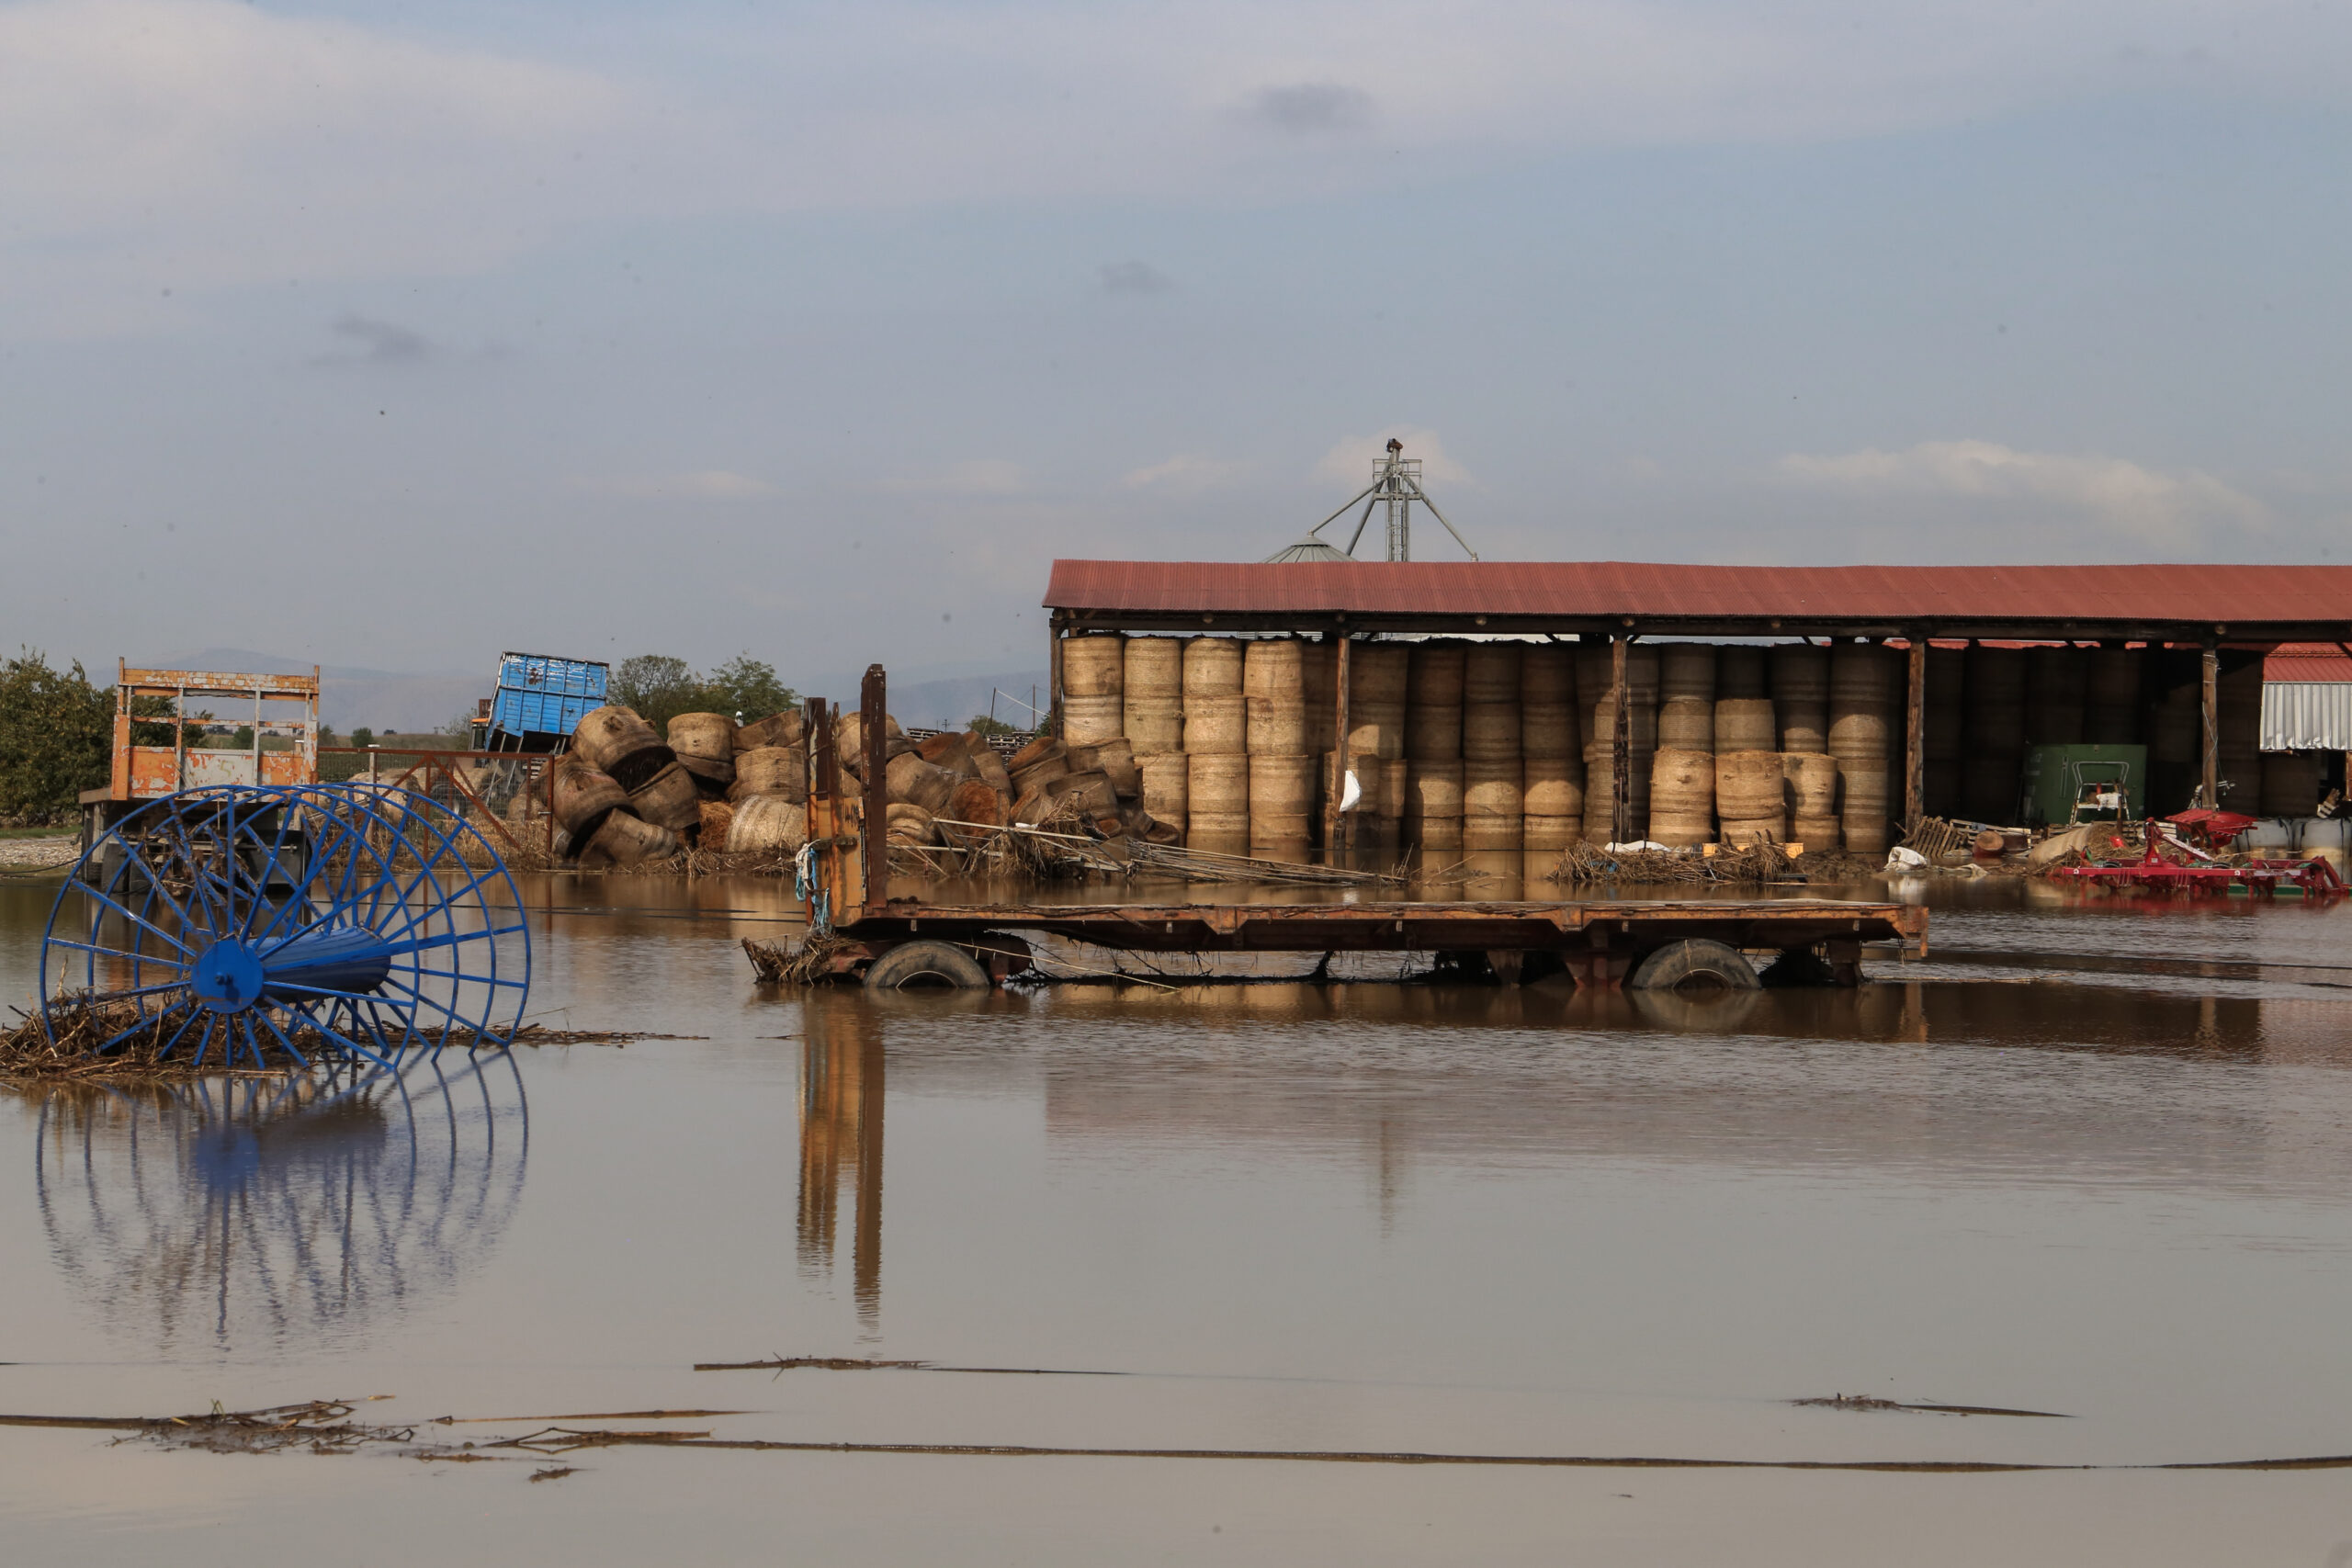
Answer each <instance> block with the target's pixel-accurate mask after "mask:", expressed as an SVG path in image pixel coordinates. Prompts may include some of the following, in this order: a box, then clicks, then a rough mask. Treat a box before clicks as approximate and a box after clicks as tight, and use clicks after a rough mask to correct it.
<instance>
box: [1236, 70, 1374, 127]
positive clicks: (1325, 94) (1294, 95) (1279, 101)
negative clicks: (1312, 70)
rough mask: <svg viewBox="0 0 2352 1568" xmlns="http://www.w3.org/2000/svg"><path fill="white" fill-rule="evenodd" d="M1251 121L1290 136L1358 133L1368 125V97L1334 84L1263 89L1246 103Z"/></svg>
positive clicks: (1369, 106)
mask: <svg viewBox="0 0 2352 1568" xmlns="http://www.w3.org/2000/svg"><path fill="white" fill-rule="evenodd" d="M1250 116H1251V118H1254V119H1256V120H1258V121H1259V122H1260V123H1261V124H1265V125H1270V126H1272V127H1273V128H1274V129H1275V130H1286V131H1289V132H1291V133H1293V134H1301V133H1309V134H1311V133H1313V132H1316V131H1327V130H1362V129H1363V128H1364V127H1365V126H1368V125H1370V124H1371V123H1372V117H1373V104H1372V95H1371V94H1369V93H1366V92H1363V91H1361V90H1359V89H1357V88H1354V87H1342V86H1340V85H1338V84H1337V83H1334V82H1300V83H1297V84H1295V85H1292V86H1287V87H1267V88H1264V89H1262V90H1261V91H1260V92H1259V93H1258V94H1257V95H1256V96H1253V97H1251V98H1250Z"/></svg>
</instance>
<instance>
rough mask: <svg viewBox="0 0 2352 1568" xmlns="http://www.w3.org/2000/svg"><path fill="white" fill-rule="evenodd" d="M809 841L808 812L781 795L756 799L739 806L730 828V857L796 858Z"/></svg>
mask: <svg viewBox="0 0 2352 1568" xmlns="http://www.w3.org/2000/svg"><path fill="white" fill-rule="evenodd" d="M808 841H809V811H808V808H807V807H804V806H798V805H796V804H794V803H793V802H791V801H789V800H786V799H785V798H783V797H782V796H781V795H752V796H750V797H749V798H748V799H744V800H739V801H737V802H736V803H735V819H734V820H733V821H731V822H729V824H728V825H727V852H728V853H729V854H730V855H764V854H795V853H797V852H799V849H800V846H801V845H803V844H805V843H807V842H808Z"/></svg>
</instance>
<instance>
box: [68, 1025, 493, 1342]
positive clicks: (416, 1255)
mask: <svg viewBox="0 0 2352 1568" xmlns="http://www.w3.org/2000/svg"><path fill="white" fill-rule="evenodd" d="M34 1151H35V1152H34V1182H35V1187H36V1191H37V1195H38V1199H39V1201H40V1213H41V1223H42V1224H43V1226H44V1227H45V1228H46V1229H47V1231H48V1234H49V1241H50V1254H51V1258H54V1259H55V1260H56V1263H57V1266H58V1268H59V1269H61V1270H62V1272H63V1273H64V1275H65V1277H66V1278H67V1279H68V1280H71V1281H72V1282H73V1284H74V1286H75V1288H76V1289H77V1290H79V1291H80V1292H82V1293H83V1294H84V1296H85V1298H86V1299H87V1300H88V1301H89V1302H90V1303H92V1305H93V1306H94V1307H95V1309H96V1312H97V1314H98V1315H99V1317H100V1318H101V1320H103V1321H104V1322H105V1324H106V1325H107V1327H108V1329H109V1330H111V1331H114V1332H116V1333H119V1334H121V1335H123V1336H125V1337H130V1338H135V1339H137V1340H139V1341H141V1343H152V1344H153V1345H155V1346H156V1347H157V1348H161V1349H164V1350H165V1351H170V1350H173V1349H185V1348H191V1347H192V1346H193V1345H194V1344H195V1343H196V1342H198V1341H204V1342H207V1343H209V1346H210V1347H211V1348H213V1349H215V1350H218V1351H221V1352H236V1351H251V1350H253V1349H255V1348H261V1347H262V1346H269V1347H281V1346H285V1345H288V1344H291V1343H296V1342H300V1343H304V1344H315V1343H316V1342H317V1341H318V1340H319V1339H320V1338H321V1337H328V1338H334V1337H341V1336H345V1335H349V1334H352V1333H355V1332H358V1331H361V1330H365V1329H372V1328H377V1327H380V1326H382V1325H384V1323H385V1322H386V1321H387V1320H389V1319H390V1318H392V1317H395V1316H397V1315H399V1314H402V1313H404V1312H407V1311H410V1310H412V1309H413V1308H415V1307H417V1306H419V1305H421V1304H424V1303H427V1302H429V1301H431V1300H433V1299H434V1298H435V1297H436V1296H438V1295H440V1294H442V1293H443V1292H447V1290H448V1289H450V1288H451V1287H452V1286H453V1285H454V1284H455V1283H456V1282H457V1281H458V1279H459V1278H460V1277H462V1276H463V1275H464V1274H465V1273H466V1272H467V1271H468V1270H469V1269H470V1268H472V1267H473V1266H474V1265H475V1264H477V1263H479V1262H480V1261H481V1259H482V1258H484V1257H486V1256H487V1255H488V1254H489V1253H490V1252H491V1250H492V1248H494V1247H496V1246H497V1244H498V1241H499V1238H500V1236H501V1235H503V1233H504V1231H505V1228H506V1224H507V1222H508V1221H509V1220H510V1219H511V1218H512V1217H513V1215H514V1212H515V1204H516V1202H517V1201H519V1200H520V1198H521V1196H522V1190H523V1172H524V1166H525V1163H526V1158H527V1156H528V1153H529V1117H528V1114H527V1107H526V1101H525V1099H524V1095H523V1081H522V1076H521V1073H520V1071H519V1070H518V1068H517V1066H516V1065H515V1060H514V1058H513V1056H512V1055H511V1054H509V1053H506V1052H482V1053H480V1054H476V1055H465V1054H460V1053H457V1052H451V1053H448V1054H447V1055H446V1056H445V1057H443V1058H441V1059H437V1060H436V1059H435V1058H434V1057H433V1056H431V1055H425V1056H423V1057H419V1058H416V1059H413V1060H411V1061H409V1062H406V1063H404V1064H403V1065H402V1066H401V1069H400V1070H399V1071H397V1072H388V1071H386V1070H384V1069H382V1068H379V1067H372V1066H371V1067H367V1068H365V1069H364V1070H363V1069H356V1068H344V1069H337V1070H334V1071H322V1072H321V1073H319V1074H316V1075H311V1076H303V1077H291V1078H262V1077H251V1078H213V1079H203V1080H198V1081H196V1082H192V1083H186V1084H161V1085H142V1086H136V1087H130V1088H123V1087H117V1086H107V1087H89V1088H83V1087H76V1088H72V1089H56V1090H52V1091H51V1092H50V1094H49V1095H48V1097H47V1099H46V1100H44V1101H43V1102H42V1105H41V1111H40V1131H39V1134H38V1136H37V1138H36V1140H35V1145H34Z"/></svg>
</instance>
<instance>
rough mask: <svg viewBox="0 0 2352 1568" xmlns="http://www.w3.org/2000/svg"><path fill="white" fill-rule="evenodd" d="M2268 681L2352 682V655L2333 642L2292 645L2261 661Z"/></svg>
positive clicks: (2293, 643)
mask: <svg viewBox="0 0 2352 1568" xmlns="http://www.w3.org/2000/svg"><path fill="white" fill-rule="evenodd" d="M2262 678H2263V679H2264V680H2265V681H2352V652H2346V650H2345V649H2344V648H2343V646H2342V645H2341V644H2338V643H2333V642H2290V643H2286V644H2284V645H2282V646H2280V647H2278V648H2274V649H2271V650H2270V655H2269V657H2268V658H2267V659H2265V660H2263V661H2262Z"/></svg>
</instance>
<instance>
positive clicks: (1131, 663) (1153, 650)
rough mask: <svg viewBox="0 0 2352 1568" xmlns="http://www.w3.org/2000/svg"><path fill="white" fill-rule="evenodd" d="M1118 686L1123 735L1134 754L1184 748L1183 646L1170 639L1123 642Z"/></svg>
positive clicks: (1128, 640) (1147, 638)
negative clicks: (1123, 662) (1122, 708)
mask: <svg viewBox="0 0 2352 1568" xmlns="http://www.w3.org/2000/svg"><path fill="white" fill-rule="evenodd" d="M1126 660H1127V665H1126V673H1125V680H1124V682H1123V685H1122V691H1123V697H1122V701H1124V702H1125V705H1126V706H1125V727H1126V728H1125V734H1126V737H1127V741H1128V744H1130V745H1132V746H1133V747H1134V748H1135V749H1136V753H1137V754H1138V755H1144V754H1148V753H1151V752H1155V751H1181V750H1183V749H1184V645H1183V643H1182V641H1181V640H1179V639H1178V638H1175V637H1129V638H1128V639H1127V652H1126Z"/></svg>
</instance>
